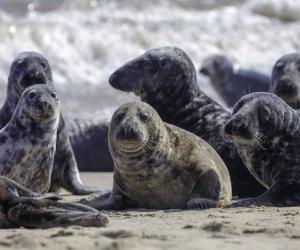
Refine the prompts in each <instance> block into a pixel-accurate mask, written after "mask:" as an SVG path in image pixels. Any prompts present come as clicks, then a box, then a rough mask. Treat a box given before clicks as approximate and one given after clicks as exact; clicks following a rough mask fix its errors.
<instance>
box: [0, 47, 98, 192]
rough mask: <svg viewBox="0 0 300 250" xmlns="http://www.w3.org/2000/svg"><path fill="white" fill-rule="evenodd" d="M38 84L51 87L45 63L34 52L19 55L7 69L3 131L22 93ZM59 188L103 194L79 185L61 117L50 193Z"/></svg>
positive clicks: (0, 119)
mask: <svg viewBox="0 0 300 250" xmlns="http://www.w3.org/2000/svg"><path fill="white" fill-rule="evenodd" d="M37 83H39V84H47V85H49V86H51V87H53V80H52V72H51V68H50V65H49V63H48V61H47V60H46V58H45V57H43V56H42V55H40V54H39V53H36V52H23V53H21V54H19V55H18V56H17V58H16V59H15V60H14V61H13V63H12V65H11V67H10V73H9V77H8V86H7V96H6V100H5V103H4V105H3V107H2V108H1V110H0V128H3V127H4V126H5V125H6V124H7V123H8V122H9V120H10V119H11V117H12V115H13V112H14V111H15V108H16V106H17V103H18V101H19V98H20V96H21V94H22V93H23V91H24V90H25V89H26V88H27V87H29V86H31V85H34V84H37ZM60 187H62V188H64V189H66V190H68V191H70V192H72V193H74V194H81V195H83V194H89V193H93V192H100V191H102V190H101V189H99V188H94V187H87V186H84V185H83V184H82V182H81V180H80V176H79V171H78V167H77V163H76V159H75V156H74V153H73V149H72V147H71V144H70V140H69V136H68V131H67V130H66V124H65V121H64V119H63V116H62V115H60V119H59V127H58V131H57V147H56V152H55V159H54V164H53V172H52V180H51V190H53V191H55V190H57V189H58V188H60Z"/></svg>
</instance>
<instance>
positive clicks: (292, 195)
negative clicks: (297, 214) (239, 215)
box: [229, 172, 300, 207]
mask: <svg viewBox="0 0 300 250" xmlns="http://www.w3.org/2000/svg"><path fill="white" fill-rule="evenodd" d="M290 174H291V178H289V176H287V175H284V176H282V177H281V179H280V180H279V181H277V182H276V183H275V184H274V185H273V186H272V187H271V188H270V189H269V190H268V191H266V192H265V193H264V194H262V195H261V196H259V197H257V198H252V199H251V198H250V199H245V200H241V201H238V202H236V203H233V204H232V205H230V206H229V207H248V206H251V205H252V206H274V207H291V206H300V180H299V179H298V178H299V177H297V176H296V174H295V172H291V173H290Z"/></svg>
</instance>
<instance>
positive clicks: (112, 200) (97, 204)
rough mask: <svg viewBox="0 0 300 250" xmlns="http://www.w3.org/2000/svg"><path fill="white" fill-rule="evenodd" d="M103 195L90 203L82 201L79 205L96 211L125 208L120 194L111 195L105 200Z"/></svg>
mask: <svg viewBox="0 0 300 250" xmlns="http://www.w3.org/2000/svg"><path fill="white" fill-rule="evenodd" d="M105 195H106V194H104V195H103V197H99V198H97V199H94V200H91V201H88V200H86V199H83V200H81V201H80V203H82V204H85V205H88V206H90V207H92V208H95V209H98V210H121V209H123V208H124V207H125V206H124V205H125V204H124V202H125V201H124V197H123V196H122V195H121V194H111V195H110V196H109V197H108V198H107V199H105V197H104V196H105Z"/></svg>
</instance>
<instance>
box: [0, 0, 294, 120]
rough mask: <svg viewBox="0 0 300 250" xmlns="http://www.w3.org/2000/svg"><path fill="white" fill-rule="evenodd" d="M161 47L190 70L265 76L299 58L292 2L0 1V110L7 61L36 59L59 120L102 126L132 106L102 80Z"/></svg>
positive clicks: (131, 97) (130, 97) (207, 86)
mask: <svg viewBox="0 0 300 250" xmlns="http://www.w3.org/2000/svg"><path fill="white" fill-rule="evenodd" d="M161 46H177V47H180V48H182V49H183V50H184V51H185V52H186V53H187V54H188V55H189V56H190V57H191V59H192V61H193V62H194V64H195V67H196V69H198V68H199V66H200V65H201V61H202V60H203V58H204V57H207V56H209V55H211V54H215V53H222V54H225V55H227V56H228V57H230V58H231V59H232V60H233V61H234V62H235V63H236V64H239V65H240V67H243V68H249V69H254V70H258V71H261V72H264V73H267V74H270V72H271V69H272V66H273V64H274V63H275V61H276V60H277V59H278V58H279V57H280V56H282V55H283V54H286V53H291V52H299V50H300V0H240V1H238V0H219V1H217V0H154V1H150V0H148V1H144V0H0V102H3V101H4V99H5V96H6V86H7V77H8V72H9V67H10V64H11V62H12V61H13V59H14V58H15V57H16V56H17V55H18V54H19V53H20V52H23V51H37V52H40V53H42V54H43V55H44V56H45V57H46V58H47V59H48V60H49V62H50V65H51V67H52V70H53V75H54V84H55V86H56V89H57V91H58V93H59V95H60V97H61V100H62V109H63V112H64V114H65V115H66V116H68V117H71V118H72V117H85V115H87V116H88V115H92V116H97V117H101V118H103V119H108V120H109V119H110V116H111V114H112V113H113V111H114V110H115V109H116V108H117V107H118V105H120V104H122V103H125V102H129V101H133V100H138V98H137V97H136V96H134V95H133V94H131V93H123V92H120V91H118V90H115V89H113V88H112V87H111V86H110V85H109V83H108V78H109V76H110V74H111V73H112V72H113V71H114V70H115V69H117V68H118V67H119V66H121V65H122V64H124V63H125V62H127V61H128V60H130V59H132V58H134V57H136V56H138V55H140V54H142V53H144V52H145V51H147V50H149V49H151V48H157V47H161ZM198 77H199V85H200V87H201V89H202V90H203V91H204V92H206V93H207V94H208V95H209V96H211V97H212V98H214V99H216V100H217V101H218V102H220V103H222V99H221V98H220V97H219V96H218V95H217V94H216V93H215V92H214V90H213V89H212V88H211V86H210V84H209V82H208V80H207V79H206V78H204V77H202V76H198Z"/></svg>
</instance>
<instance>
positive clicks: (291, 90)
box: [270, 53, 300, 109]
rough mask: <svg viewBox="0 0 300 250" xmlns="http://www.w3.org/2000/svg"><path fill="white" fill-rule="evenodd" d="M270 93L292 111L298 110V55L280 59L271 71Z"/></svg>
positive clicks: (299, 74) (299, 56)
mask: <svg viewBox="0 0 300 250" xmlns="http://www.w3.org/2000/svg"><path fill="white" fill-rule="evenodd" d="M270 92H272V93H274V94H275V95H278V96H279V97H281V98H282V99H283V100H284V101H285V102H286V103H287V104H289V105H290V106H291V107H292V108H294V109H300V54H298V53H291V54H287V55H284V56H282V57H280V58H279V59H278V60H277V61H276V63H275V64H274V66H273V69H272V81H271V86H270Z"/></svg>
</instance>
